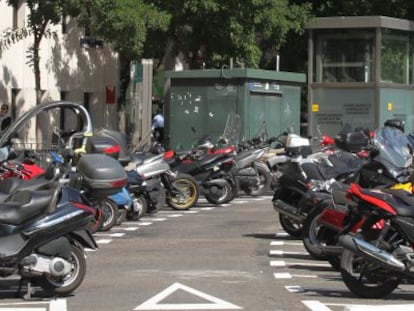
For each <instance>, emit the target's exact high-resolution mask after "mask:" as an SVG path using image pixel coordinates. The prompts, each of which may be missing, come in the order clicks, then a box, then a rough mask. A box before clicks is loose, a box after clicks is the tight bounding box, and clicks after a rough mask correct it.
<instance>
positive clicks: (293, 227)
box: [279, 213, 302, 238]
mask: <svg viewBox="0 0 414 311" xmlns="http://www.w3.org/2000/svg"><path fill="white" fill-rule="evenodd" d="M279 222H280V225H281V226H282V228H283V230H285V231H286V233H288V234H289V235H290V236H292V237H294V238H300V237H301V236H302V224H301V223H298V222H297V221H295V220H293V219H292V218H290V217H289V216H286V215H284V214H281V213H279Z"/></svg>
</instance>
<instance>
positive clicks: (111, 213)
mask: <svg viewBox="0 0 414 311" xmlns="http://www.w3.org/2000/svg"><path fill="white" fill-rule="evenodd" d="M99 208H100V209H101V211H102V214H103V219H104V220H103V223H102V226H101V228H100V229H99V231H108V230H111V228H112V227H113V226H115V225H116V222H117V220H118V214H119V211H118V205H116V203H115V202H114V201H112V200H111V199H108V198H106V199H103V200H102V201H100V203H99Z"/></svg>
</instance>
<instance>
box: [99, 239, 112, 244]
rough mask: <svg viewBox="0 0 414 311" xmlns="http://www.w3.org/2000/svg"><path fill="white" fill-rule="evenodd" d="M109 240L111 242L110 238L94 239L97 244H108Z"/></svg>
mask: <svg viewBox="0 0 414 311" xmlns="http://www.w3.org/2000/svg"><path fill="white" fill-rule="evenodd" d="M111 242H112V239H99V240H96V243H97V244H109V243H111Z"/></svg>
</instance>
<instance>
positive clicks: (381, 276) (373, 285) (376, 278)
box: [341, 249, 401, 298]
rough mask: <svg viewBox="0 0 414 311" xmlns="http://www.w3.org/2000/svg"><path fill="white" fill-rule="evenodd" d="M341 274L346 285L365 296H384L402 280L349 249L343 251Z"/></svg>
mask: <svg viewBox="0 0 414 311" xmlns="http://www.w3.org/2000/svg"><path fill="white" fill-rule="evenodd" d="M341 276H342V280H343V281H344V283H345V285H346V287H348V289H349V290H350V291H351V292H352V293H354V294H355V295H357V296H359V297H363V298H383V297H385V296H387V295H389V294H390V293H392V291H394V289H396V288H397V287H398V285H399V284H400V282H401V279H400V278H398V277H397V276H396V274H395V273H393V272H391V271H390V270H387V269H384V268H383V267H381V266H380V265H378V264H376V263H374V262H371V261H368V260H367V259H365V258H364V257H362V256H359V255H357V254H355V253H354V252H352V251H350V250H347V249H345V250H344V251H343V253H342V258H341Z"/></svg>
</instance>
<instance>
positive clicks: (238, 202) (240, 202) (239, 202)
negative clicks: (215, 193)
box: [233, 200, 249, 204]
mask: <svg viewBox="0 0 414 311" xmlns="http://www.w3.org/2000/svg"><path fill="white" fill-rule="evenodd" d="M247 202H249V201H236V200H234V201H233V203H235V204H244V203H247Z"/></svg>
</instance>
